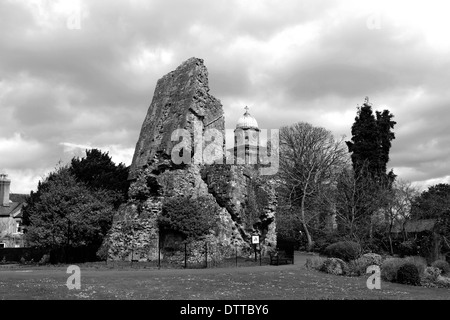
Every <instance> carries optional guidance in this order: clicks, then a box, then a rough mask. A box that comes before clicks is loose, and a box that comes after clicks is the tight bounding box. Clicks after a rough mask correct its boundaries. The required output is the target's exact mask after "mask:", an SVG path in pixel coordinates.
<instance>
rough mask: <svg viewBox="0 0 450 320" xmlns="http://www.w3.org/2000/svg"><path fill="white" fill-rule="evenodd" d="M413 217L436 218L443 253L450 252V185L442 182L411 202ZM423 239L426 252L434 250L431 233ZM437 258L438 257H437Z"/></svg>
mask: <svg viewBox="0 0 450 320" xmlns="http://www.w3.org/2000/svg"><path fill="white" fill-rule="evenodd" d="M411 218H412V219H436V227H435V229H434V230H433V231H434V232H436V233H437V234H439V235H440V236H441V237H442V243H441V245H442V247H441V248H440V251H441V253H445V252H450V185H449V184H445V183H440V184H437V185H434V186H431V187H429V188H428V190H425V191H423V192H422V193H421V194H420V196H418V197H416V198H415V199H414V200H413V202H412V204H411ZM427 238H428V239H421V242H423V243H421V250H425V251H427V252H424V254H427V253H429V252H432V250H433V249H432V243H433V241H432V239H431V235H428V236H427ZM435 258H437V257H435Z"/></svg>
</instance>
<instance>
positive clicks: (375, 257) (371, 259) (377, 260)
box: [362, 252, 383, 266]
mask: <svg viewBox="0 0 450 320" xmlns="http://www.w3.org/2000/svg"><path fill="white" fill-rule="evenodd" d="M362 258H364V259H366V260H367V261H368V263H370V265H377V266H381V264H382V262H383V258H382V257H381V256H380V255H379V254H376V253H372V252H370V253H365V254H363V256H362Z"/></svg>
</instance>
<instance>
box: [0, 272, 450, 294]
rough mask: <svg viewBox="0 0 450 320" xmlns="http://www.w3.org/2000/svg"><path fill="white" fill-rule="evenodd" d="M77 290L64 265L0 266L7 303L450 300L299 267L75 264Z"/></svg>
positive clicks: (404, 287)
mask: <svg viewBox="0 0 450 320" xmlns="http://www.w3.org/2000/svg"><path fill="white" fill-rule="evenodd" d="M79 266H80V268H81V289H80V290H76V289H74V290H69V289H68V288H67V287H66V281H67V278H68V277H69V276H70V275H69V274H67V273H66V266H41V267H27V266H20V267H12V268H5V267H2V268H0V300H5V299H6V300H7V299H40V300H45V299H56V300H59V299H151V300H171V299H181V300H187V299H196V300H204V299H216V300H222V299H227V300H237V299H244V300H251V299H262V300H272V299H283V300H287V299H289V300H310V299H358V300H359V299H389V300H397V299H401V300H403V299H406V300H411V299H446V300H449V299H450V290H449V289H438V288H423V287H413V286H407V285H400V284H394V283H388V282H382V283H381V290H369V289H367V287H366V280H367V278H368V276H367V277H359V278H352V277H342V276H333V275H328V274H325V273H321V272H318V271H315V270H307V269H306V268H305V267H304V266H303V265H302V264H295V265H285V266H261V267H259V266H257V267H239V268H236V267H234V268H231V267H230V268H211V269H186V270H184V269H181V270H179V269H161V270H157V269H142V268H141V269H131V268H121V269H108V268H106V267H105V266H100V265H96V266H93V265H92V264H91V265H89V264H86V265H83V264H80V265H79Z"/></svg>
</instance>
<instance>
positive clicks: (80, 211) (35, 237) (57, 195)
mask: <svg viewBox="0 0 450 320" xmlns="http://www.w3.org/2000/svg"><path fill="white" fill-rule="evenodd" d="M31 199H32V200H31V201H30V203H28V205H27V206H26V207H25V208H24V215H26V216H27V219H28V221H29V225H28V226H27V232H26V239H27V241H28V243H29V244H30V245H31V246H35V247H42V248H49V249H56V248H61V247H64V246H71V247H77V246H86V245H98V246H99V245H100V244H101V242H102V240H103V237H104V236H105V235H106V233H107V232H108V230H109V228H110V227H111V223H112V218H113V214H114V209H113V205H112V199H111V198H110V195H109V194H108V192H106V191H104V190H98V191H92V190H90V189H89V188H88V187H87V186H86V185H85V184H84V183H81V182H78V181H76V179H75V177H74V176H73V175H72V174H71V173H70V171H69V169H68V168H67V167H61V168H58V169H56V171H54V172H52V173H50V174H49V176H48V177H47V178H46V179H44V181H43V182H39V185H38V190H37V191H36V192H35V193H32V195H31Z"/></svg>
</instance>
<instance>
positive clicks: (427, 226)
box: [392, 219, 436, 233]
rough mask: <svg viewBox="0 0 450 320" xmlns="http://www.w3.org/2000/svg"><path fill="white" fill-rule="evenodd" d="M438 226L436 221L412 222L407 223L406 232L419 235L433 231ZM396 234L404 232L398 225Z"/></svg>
mask: <svg viewBox="0 0 450 320" xmlns="http://www.w3.org/2000/svg"><path fill="white" fill-rule="evenodd" d="M435 225H436V219H421V220H410V221H407V222H406V223H405V231H406V232H407V233H418V232H423V231H432V230H433V229H434V226H435ZM392 232H394V233H400V232H402V229H401V226H400V225H396V226H395V227H394V230H392Z"/></svg>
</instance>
